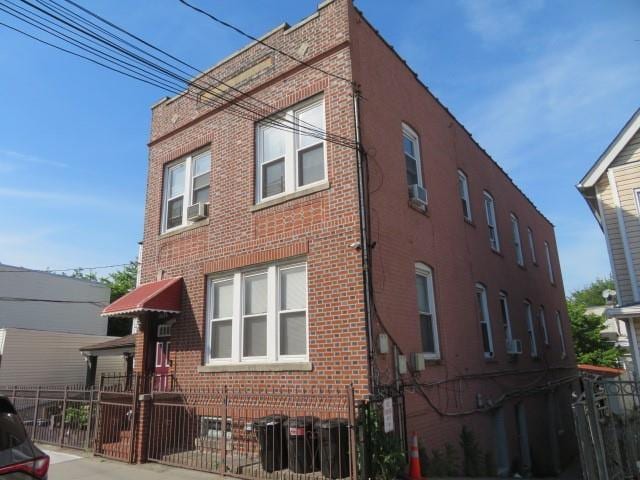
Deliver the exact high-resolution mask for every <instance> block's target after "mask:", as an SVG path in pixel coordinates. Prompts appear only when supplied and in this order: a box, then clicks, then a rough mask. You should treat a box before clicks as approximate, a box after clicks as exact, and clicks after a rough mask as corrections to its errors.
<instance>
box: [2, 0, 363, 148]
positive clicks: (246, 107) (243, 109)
mask: <svg viewBox="0 0 640 480" xmlns="http://www.w3.org/2000/svg"><path fill="white" fill-rule="evenodd" d="M19 1H20V2H21V3H22V4H23V5H27V6H28V7H30V8H27V7H24V6H21V5H19V4H17V3H15V2H14V1H12V0H0V11H3V12H5V13H7V14H8V15H10V16H12V17H13V18H15V19H17V20H20V21H21V22H23V23H26V24H27V25H29V26H31V27H33V28H35V29H37V30H39V31H41V32H44V33H46V34H47V35H51V36H53V37H55V38H57V39H59V40H61V41H63V42H64V43H65V44H67V45H71V46H73V47H74V48H75V49H78V50H80V52H83V53H80V52H78V51H74V50H70V49H69V48H65V47H62V46H60V45H57V44H55V43H52V42H50V41H47V40H45V39H42V38H39V37H37V36H35V35H33V34H31V33H29V32H26V31H24V30H21V29H20V28H17V27H15V26H12V25H9V24H7V23H4V22H0V25H2V26H4V27H6V28H9V29H11V30H13V31H15V32H17V33H20V34H22V35H26V36H27V37H29V38H31V39H33V40H36V41H38V42H40V43H43V44H45V45H48V46H51V47H53V48H56V49H58V50H61V51H63V52H65V53H69V54H71V55H74V56H77V57H79V58H82V59H84V60H87V61H90V62H92V63H94V64H97V65H100V66H102V67H104V68H107V69H109V70H112V71H114V72H117V73H120V74H122V75H125V76H127V77H130V78H133V79H135V80H138V81H141V82H144V83H146V84H149V85H152V86H155V87H157V88H161V89H163V90H164V91H167V92H169V93H172V94H174V95H185V96H187V97H189V98H191V99H193V100H194V101H196V102H199V103H202V104H205V105H208V106H211V107H213V108H221V107H224V108H225V111H226V112H228V113H230V114H232V115H235V116H237V117H239V118H243V119H247V120H251V121H254V122H255V121H261V122H263V124H264V125H267V126H270V127H273V128H277V129H280V130H286V131H293V132H296V133H299V134H302V135H308V136H311V137H316V138H319V139H322V140H325V141H328V142H330V143H335V144H338V145H341V146H345V147H348V148H353V149H355V148H357V145H356V143H355V142H354V140H353V139H350V138H347V137H342V136H340V135H334V134H331V133H329V132H327V131H325V130H323V129H321V128H318V127H317V126H314V125H312V124H310V123H307V122H304V121H301V120H300V119H298V118H287V117H288V115H284V116H279V117H278V118H273V117H270V116H271V115H273V113H275V112H276V108H275V107H273V106H271V105H269V104H268V103H267V102H264V101H262V100H259V99H256V98H255V97H253V96H251V95H249V94H246V93H245V92H243V91H241V90H239V89H238V88H236V87H234V86H232V85H229V84H227V83H225V82H223V81H221V80H220V79H217V78H215V77H214V76H213V75H212V74H211V73H210V72H208V73H203V72H201V71H200V70H198V69H197V68H195V67H193V66H192V65H189V64H188V63H186V62H184V61H182V60H180V59H179V58H177V57H175V56H173V55H171V54H169V53H168V52H166V51H164V50H162V49H160V48H158V47H156V46H154V45H152V44H151V43H149V42H147V41H146V40H143V39H142V38H140V37H138V36H136V35H134V34H132V33H129V32H128V31H126V30H125V29H123V28H121V27H119V26H117V25H115V24H114V23H113V22H110V21H109V20H107V19H104V18H103V17H101V16H99V15H97V14H94V13H93V12H91V11H90V10H88V9H86V8H85V7H82V6H80V5H78V4H76V3H75V2H73V1H71V0H65V1H66V2H67V3H68V4H70V5H73V6H74V7H75V8H77V9H79V10H80V11H81V12H83V13H85V14H86V15H90V16H91V18H93V19H96V20H97V21H98V22H102V23H103V25H104V27H103V26H101V25H100V24H98V23H96V22H94V21H92V20H90V19H88V18H86V17H85V16H83V15H82V14H80V13H78V12H76V11H73V10H72V9H70V8H67V7H65V6H64V5H61V4H59V3H57V2H56V1H55V0H34V1H35V2H37V3H38V5H36V4H34V3H33V2H31V1H28V0H19ZM106 27H109V28H111V29H115V30H116V31H117V32H121V33H123V34H125V35H127V36H128V37H129V38H130V39H132V41H128V40H126V39H124V38H122V37H121V36H120V35H119V34H118V33H114V32H113V31H110V30H109V28H106ZM135 42H138V44H136V43H135ZM149 49H152V50H153V51H155V52H157V53H158V54H160V56H159V55H156V54H154V53H152V52H150V51H149ZM162 56H164V58H162ZM167 59H170V60H171V61H168V60H167ZM175 62H177V63H179V64H181V65H183V66H184V67H187V68H188V69H191V70H192V71H193V72H188V71H187V70H185V69H184V68H182V67H178V66H176V65H175ZM193 73H196V74H197V75H196V79H195V80H192V78H191V77H192V74H193ZM205 77H207V78H210V79H211V80H213V81H214V82H215V85H217V86H219V85H224V86H226V87H227V89H226V91H221V90H219V89H213V90H212V84H211V83H206V82H205V83H204V84H203V81H204V78H205ZM185 88H186V90H185ZM194 90H196V91H194ZM231 91H234V92H237V93H238V95H233V94H231V93H230V92H231ZM198 92H200V93H198ZM203 94H207V96H206V98H205V97H204V96H203ZM258 104H259V105H258Z"/></svg>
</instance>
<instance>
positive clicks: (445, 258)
mask: <svg viewBox="0 0 640 480" xmlns="http://www.w3.org/2000/svg"><path fill="white" fill-rule="evenodd" d="M261 40H262V41H264V42H265V43H266V44H268V45H269V46H272V47H274V48H275V49H272V48H268V47H267V46H265V45H264V44H261V43H259V42H254V43H252V44H250V45H248V46H247V47H245V48H244V49H242V50H240V51H239V52H237V53H235V54H233V55H232V56H230V57H228V58H226V59H224V60H222V61H221V62H220V63H218V64H217V65H215V66H214V67H212V68H211V69H210V70H208V71H207V72H206V73H205V74H204V76H203V77H201V78H199V79H196V80H194V85H193V86H192V87H190V89H189V90H188V91H186V92H185V93H184V94H182V95H178V96H176V97H174V98H167V99H163V100H161V101H160V102H158V103H157V104H155V105H154V106H153V107H152V123H151V139H150V142H149V171H148V185H147V197H146V198H147V200H146V214H145V225H144V249H143V254H142V277H141V278H142V286H141V287H140V288H141V289H142V290H137V291H134V292H133V293H132V294H130V295H129V296H128V297H124V298H123V299H122V300H120V301H119V302H116V304H113V305H111V306H110V307H108V309H107V310H108V312H109V313H111V314H114V313H115V314H118V313H119V314H122V315H137V316H138V319H139V324H140V331H139V332H138V334H137V337H136V345H137V346H136V362H135V368H136V370H137V371H139V372H143V373H153V372H155V373H157V374H167V373H168V374H170V375H171V376H173V377H174V378H175V380H176V382H177V384H179V385H180V386H182V387H185V388H187V387H198V386H211V385H228V386H231V387H233V386H240V387H242V386H248V385H251V386H253V387H269V386H273V385H293V386H304V387H313V386H343V385H347V384H353V385H354V388H355V393H356V399H357V400H362V399H365V398H367V397H368V396H370V395H373V394H376V393H377V392H378V391H379V390H380V389H381V388H383V387H388V386H394V387H401V389H402V390H403V392H404V398H405V403H406V405H405V416H406V418H405V420H406V430H407V431H408V432H412V431H416V432H417V433H418V435H419V437H420V440H421V442H422V443H423V444H424V445H425V446H426V448H427V450H429V451H431V449H434V448H439V449H442V448H443V446H444V445H445V443H451V444H453V445H455V446H457V445H458V442H459V434H460V429H461V426H462V425H466V426H467V427H469V428H470V429H471V430H472V431H473V432H474V433H475V435H476V437H477V439H478V441H479V444H480V447H481V449H482V450H483V452H487V453H489V454H490V455H491V456H492V457H493V459H494V462H495V464H496V469H497V472H498V473H500V474H502V475H506V474H508V473H510V472H512V471H516V470H518V471H521V472H526V471H531V470H532V471H534V472H535V473H549V472H551V473H553V472H555V471H558V469H559V468H560V467H561V466H562V465H563V464H564V463H566V462H567V461H568V460H569V459H570V458H571V456H572V454H573V451H574V450H573V447H572V445H573V441H572V440H571V438H572V436H571V435H572V434H571V431H572V428H573V427H572V420H571V412H570V407H569V404H570V393H571V385H570V381H571V379H572V378H573V375H574V373H575V356H574V353H573V349H572V344H571V334H570V330H569V324H568V318H567V310H566V305H565V300H564V290H563V284H562V276H561V272H560V265H559V261H558V255H557V249H556V241H555V236H554V231H553V226H552V225H551V223H550V222H549V221H548V220H547V219H546V218H545V217H544V216H543V215H542V214H541V213H540V212H539V211H538V210H537V209H536V207H535V206H534V205H533V204H532V203H531V202H530V201H529V200H528V199H527V197H526V196H525V195H524V194H523V193H522V192H521V191H520V190H519V189H518V187H517V186H516V185H515V184H514V183H513V182H512V181H511V180H510V179H509V177H508V176H507V175H506V173H505V172H504V171H503V170H502V169H501V168H500V167H499V166H498V165H497V164H496V163H495V162H494V161H493V160H492V159H491V157H490V156H489V155H488V154H487V153H486V152H485V151H484V150H483V149H482V148H481V147H480V146H479V145H478V144H477V143H476V142H475V141H474V140H473V139H472V137H471V135H470V134H469V133H468V132H467V131H466V130H465V128H464V127H463V126H462V125H461V124H460V123H459V122H458V121H457V120H456V119H455V118H454V117H453V115H452V114H451V113H450V112H449V111H448V110H447V109H446V108H445V107H444V106H443V105H442V104H441V103H440V102H439V101H438V99H436V98H435V97H434V96H433V94H431V93H430V92H429V90H428V89H427V88H426V86H425V85H424V84H422V83H421V82H420V80H419V79H418V78H417V75H416V74H415V73H414V72H413V71H412V70H411V69H410V68H409V67H408V66H407V64H406V63H405V62H404V61H403V60H402V58H400V57H399V56H398V54H397V53H396V52H395V51H394V50H393V48H392V47H391V46H390V45H388V44H387V43H386V42H385V40H384V39H383V38H381V36H380V35H379V34H378V33H377V31H376V30H375V29H374V28H373V27H372V26H371V25H370V24H369V23H368V21H367V20H366V19H365V18H364V17H363V15H362V13H361V12H359V11H358V10H357V9H356V8H355V7H354V6H353V5H352V3H351V1H349V0H328V1H325V2H324V3H322V4H321V5H319V7H318V10H317V12H315V13H314V14H313V15H311V16H310V17H308V18H306V19H305V20H303V21H301V22H300V23H298V24H297V25H294V26H291V27H290V26H287V25H283V26H280V27H278V28H276V29H274V30H273V31H271V32H269V33H267V34H266V35H265V36H263V37H262V38H261ZM277 50H279V51H280V52H278V51H277ZM281 52H287V53H288V54H289V55H284V54H282V53H281ZM291 57H295V58H296V59H300V60H302V61H303V62H304V63H302V62H299V61H296V59H293V58H291ZM219 79H222V80H223V81H224V83H220V82H218V81H217V80H219ZM204 83H206V84H207V85H208V86H210V88H208V89H205V90H204V91H203V89H202V88H199V87H198V85H202V84H204ZM354 85H355V86H356V88H355V89H354ZM240 90H241V91H242V92H245V93H246V94H247V95H250V97H247V98H250V99H251V101H253V102H254V105H256V106H257V105H259V106H260V108H262V109H266V107H265V105H269V106H270V109H269V112H268V114H267V113H264V114H262V115H254V116H253V117H252V116H251V115H246V112H242V113H243V114H245V115H244V116H242V115H239V112H240V110H239V104H238V102H237V101H222V100H221V97H225V98H228V97H229V96H231V95H232V94H237V92H238V91H240ZM354 91H357V93H358V94H357V95H354ZM256 109H257V107H256ZM261 112H264V110H261ZM292 123H293V124H294V125H296V126H297V127H295V128H287V127H290V126H291V125H292ZM318 132H321V134H318ZM358 135H359V137H360V142H361V145H362V148H361V149H360V150H358V149H357V148H354V145H356V139H357V136H358ZM198 202H200V203H202V204H207V205H208V211H203V210H202V209H200V211H198V207H195V209H194V208H189V207H190V205H192V204H196V203H198ZM190 218H191V219H190Z"/></svg>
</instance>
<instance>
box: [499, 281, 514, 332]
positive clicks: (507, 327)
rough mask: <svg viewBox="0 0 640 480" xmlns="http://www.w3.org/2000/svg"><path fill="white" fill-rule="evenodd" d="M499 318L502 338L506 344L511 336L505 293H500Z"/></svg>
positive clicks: (507, 301)
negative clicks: (500, 318)
mask: <svg viewBox="0 0 640 480" xmlns="http://www.w3.org/2000/svg"><path fill="white" fill-rule="evenodd" d="M499 302H500V316H501V317H502V327H503V328H504V338H505V339H506V341H507V343H510V342H511V340H512V339H513V336H512V334H511V317H510V316H509V300H508V298H507V294H506V293H505V292H500V297H499Z"/></svg>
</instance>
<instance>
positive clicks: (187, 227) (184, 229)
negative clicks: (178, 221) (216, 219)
mask: <svg viewBox="0 0 640 480" xmlns="http://www.w3.org/2000/svg"><path fill="white" fill-rule="evenodd" d="M205 225H209V217H207V218H205V219H203V220H199V221H197V222H194V223H192V224H191V225H185V226H184V227H180V228H177V229H175V230H171V231H170V232H165V233H161V234H160V236H159V238H160V239H161V240H162V239H163V238H169V237H173V236H175V235H180V234H181V233H184V232H188V231H190V230H195V229H196V228H200V227H204V226H205Z"/></svg>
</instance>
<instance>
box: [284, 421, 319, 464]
mask: <svg viewBox="0 0 640 480" xmlns="http://www.w3.org/2000/svg"><path fill="white" fill-rule="evenodd" d="M317 423H318V419H317V418H315V417H294V418H290V419H289V420H287V421H286V422H284V425H285V430H286V432H287V439H288V442H287V446H288V449H289V452H288V455H289V470H291V471H293V472H295V473H309V472H313V471H315V470H316V469H318V467H319V462H318V442H317V439H316V435H315V432H314V427H315V425H316V424H317Z"/></svg>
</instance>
